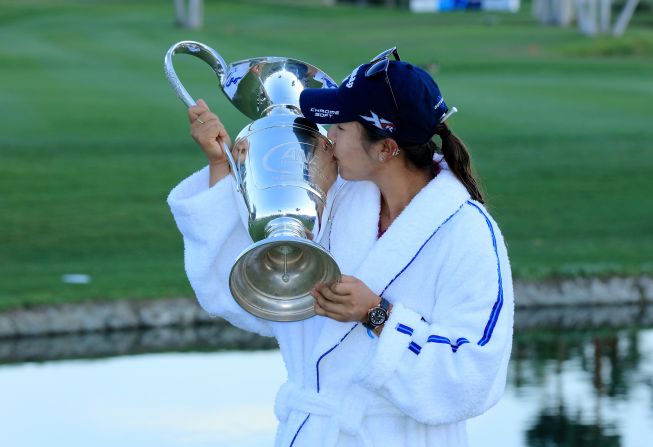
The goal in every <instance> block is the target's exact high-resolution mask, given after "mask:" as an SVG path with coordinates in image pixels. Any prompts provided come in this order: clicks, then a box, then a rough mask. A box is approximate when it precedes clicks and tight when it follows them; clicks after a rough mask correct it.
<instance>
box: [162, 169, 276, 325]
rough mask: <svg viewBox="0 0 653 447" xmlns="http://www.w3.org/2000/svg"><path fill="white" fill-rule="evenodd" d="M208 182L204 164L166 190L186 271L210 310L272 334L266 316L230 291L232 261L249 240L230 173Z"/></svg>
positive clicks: (233, 322)
mask: <svg viewBox="0 0 653 447" xmlns="http://www.w3.org/2000/svg"><path fill="white" fill-rule="evenodd" d="M208 185H209V169H208V166H207V167H205V168H204V169H202V170H200V171H198V172H196V173H194V174H192V175H191V176H189V177H188V178H186V179H185V180H183V181H182V182H181V183H180V184H179V185H177V186H176V187H175V188H174V189H173V190H172V191H171V192H170V194H169V196H168V205H169V206H170V209H171V211H172V214H173V216H174V218H175V221H176V223H177V227H178V228H179V231H180V232H181V234H182V236H183V240H184V265H185V268H186V275H187V276H188V279H189V281H190V284H191V286H192V287H193V290H194V291H195V294H196V296H197V299H198V301H199V303H200V305H201V306H202V307H203V308H204V310H206V311H207V312H208V313H209V314H211V315H217V316H220V317H222V318H224V319H226V320H228V321H229V322H230V323H231V324H233V325H234V326H236V327H239V328H241V329H244V330H247V331H250V332H255V333H258V334H260V335H265V336H272V328H271V325H270V322H268V321H266V320H263V319H260V318H257V317H255V316H253V315H251V314H249V313H248V312H246V311H245V310H244V309H242V308H241V307H240V306H239V305H238V303H237V302H236V301H235V300H234V298H233V296H232V295H231V292H230V291H229V273H230V271H231V267H232V265H233V263H234V261H235V260H236V258H237V257H238V255H239V254H240V253H241V252H242V251H243V250H244V249H245V248H247V246H249V245H250V244H251V243H252V239H251V238H250V236H249V234H248V233H247V230H246V229H245V227H244V225H243V224H242V222H241V219H240V216H239V214H238V209H237V202H236V198H235V196H234V194H235V193H234V184H233V179H232V177H231V176H227V177H225V178H224V179H222V180H220V181H219V182H218V183H216V184H215V185H213V186H212V187H211V188H209V186H208Z"/></svg>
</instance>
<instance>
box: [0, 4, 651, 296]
mask: <svg viewBox="0 0 653 447" xmlns="http://www.w3.org/2000/svg"><path fill="white" fill-rule="evenodd" d="M206 3H207V4H206V26H205V28H204V30H202V31H189V30H180V29H177V28H175V27H174V25H173V11H172V2H171V1H166V2H159V1H140V2H128V1H60V2H53V1H47V0H40V1H38V0H31V1H6V0H5V1H4V2H3V7H2V8H1V9H0V41H2V42H3V43H4V45H2V46H0V80H1V82H0V213H1V214H0V308H7V307H12V306H16V305H24V304H29V303H41V302H48V301H53V300H56V301H60V300H84V299H98V298H99V299H114V298H116V299H118V298H138V297H160V296H178V295H185V296H189V295H191V293H192V291H191V290H190V287H189V286H188V284H187V281H186V279H185V276H184V271H183V264H182V255H183V248H182V244H181V238H180V235H179V234H178V232H177V230H176V227H175V225H174V222H173V220H172V217H171V215H170V214H169V211H168V209H167V206H166V204H165V197H166V195H167V193H168V191H169V190H170V188H172V187H173V186H174V185H175V184H176V183H177V182H178V181H180V180H181V179H182V178H184V177H185V176H187V175H188V174H190V173H191V172H193V171H194V170H196V169H199V168H200V167H201V166H202V165H203V157H202V155H201V153H200V151H199V149H198V148H197V147H196V146H195V145H194V143H192V141H191V140H190V137H189V136H188V130H187V124H186V117H185V110H184V107H183V105H182V103H181V102H180V101H179V100H178V99H177V98H176V97H175V95H174V93H173V92H172V90H171V89H170V88H169V86H168V85H167V82H166V80H165V77H164V75H163V70H162V59H163V55H164V53H165V51H166V50H167V49H168V47H169V46H170V45H171V44H172V43H174V42H176V41H178V40H184V39H194V40H199V41H203V42H205V43H207V44H209V45H211V46H213V47H214V48H216V49H217V50H218V51H219V52H220V53H221V54H222V55H223V57H224V58H225V59H226V60H227V61H233V60H238V59H243V58H248V57H254V56H264V55H284V56H292V57H296V58H299V59H305V60H308V61H310V62H312V63H314V64H316V65H318V66H319V67H321V68H322V69H324V70H325V71H326V72H327V73H329V74H330V75H331V76H332V77H333V78H334V79H336V80H340V79H342V78H343V77H344V76H345V75H346V74H347V73H349V71H351V68H352V67H354V66H355V65H357V64H359V63H361V62H363V61H365V60H366V59H368V58H370V57H372V56H373V55H375V54H376V53H377V52H379V51H381V50H383V49H385V48H387V47H390V46H392V45H395V44H396V45H398V47H399V50H400V53H401V55H402V57H403V58H404V59H406V60H410V61H412V62H414V63H416V64H420V65H423V66H426V67H428V68H429V69H430V70H431V71H432V72H433V74H434V75H435V76H436V79H437V80H438V81H439V83H440V85H441V87H442V89H443V92H444V94H445V98H446V99H447V102H448V103H449V104H450V105H455V106H457V107H458V108H459V109H460V110H461V112H460V113H459V114H457V115H456V116H455V118H454V119H453V120H452V125H453V127H454V128H455V130H456V132H457V133H459V134H460V135H461V136H463V138H464V139H465V140H466V142H467V143H468V144H469V146H470V147H471V150H472V153H473V157H474V161H475V163H476V168H477V171H478V172H479V174H480V177H481V178H482V180H483V183H484V185H485V187H486V189H487V191H488V196H489V202H490V208H491V210H492V212H493V214H494V215H495V217H496V219H497V220H498V221H499V223H500V224H501V226H502V229H503V231H504V233H505V235H506V238H507V240H508V243H509V250H510V253H511V257H512V262H513V265H514V270H515V273H516V274H517V275H519V276H521V277H542V276H556V275H562V276H568V275H575V274H638V273H652V272H653V263H652V262H653V260H652V258H653V256H652V254H653V203H652V201H651V199H650V195H649V191H650V190H651V187H652V186H653V180H652V176H651V173H652V172H653V150H652V149H653V148H652V146H653V145H652V143H651V141H653V126H652V125H651V118H653V114H652V112H651V103H652V102H653V82H652V80H651V73H653V57H652V56H653V25H652V22H651V20H649V19H648V16H644V17H643V18H638V20H637V21H636V23H635V24H634V25H633V27H631V29H630V30H629V32H628V33H627V35H626V36H625V37H624V38H623V39H622V40H619V41H614V40H612V39H608V38H602V39H596V40H592V39H588V38H585V37H583V36H580V35H578V34H577V32H576V31H575V30H574V29H568V30H565V29H556V28H546V27H541V26H539V25H537V24H536V23H534V22H533V21H532V20H531V18H530V14H529V11H528V8H525V9H526V11H524V12H522V13H520V14H516V15H503V14H501V15H499V14H492V15H488V14H484V13H481V12H477V13H465V14H457V13H456V14H442V15H413V14H410V13H408V12H407V11H395V12H388V11H387V10H385V9H382V8H378V9H358V8H355V7H344V6H342V7H335V8H325V7H322V6H319V5H315V6H311V5H308V6H297V5H296V4H293V3H292V2H291V3H288V4H276V3H274V2H269V1H268V2H211V1H208V0H207V1H206ZM294 3H296V2H294ZM176 67H177V68H178V73H179V74H180V77H181V78H182V80H183V81H184V84H185V85H186V86H187V87H188V88H189V90H190V91H191V94H193V95H194V96H196V97H204V98H205V99H207V101H208V102H209V104H210V105H211V106H213V107H214V108H215V109H216V110H218V111H219V113H220V115H221V117H222V118H223V121H225V123H226V125H227V127H228V128H229V129H230V130H231V132H232V134H234V135H235V133H237V132H238V131H239V130H240V128H241V127H242V126H243V125H245V124H246V123H247V119H246V118H244V117H243V116H241V115H240V114H239V112H237V111H236V110H235V109H234V108H233V106H231V105H230V104H228V102H227V101H226V100H225V99H224V98H223V95H222V94H221V92H219V90H218V89H217V84H216V81H215V78H214V76H213V75H212V74H211V72H210V69H209V68H208V67H206V65H204V64H203V62H201V61H199V60H197V59H194V58H188V57H186V58H184V57H179V58H177V61H176ZM66 273H85V274H89V275H91V277H92V282H91V283H90V284H86V285H67V284H63V283H62V282H61V276H62V275H63V274H66Z"/></svg>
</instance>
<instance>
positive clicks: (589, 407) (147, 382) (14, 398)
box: [0, 328, 653, 447]
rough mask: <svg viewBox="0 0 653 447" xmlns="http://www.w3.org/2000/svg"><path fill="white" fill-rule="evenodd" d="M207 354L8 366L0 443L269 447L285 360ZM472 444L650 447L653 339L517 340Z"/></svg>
mask: <svg viewBox="0 0 653 447" xmlns="http://www.w3.org/2000/svg"><path fill="white" fill-rule="evenodd" d="M44 342H46V341H45V340H44ZM48 342H52V340H51V339H50V340H49V341H48ZM0 348H1V346H0ZM48 349H50V350H52V348H51V347H50V348H48ZM161 349H163V348H162V347H160V348H159V349H158V350H161ZM175 349H179V347H178V346H177V347H175ZM183 349H190V348H188V347H185V348H183ZM201 349H202V352H197V351H190V352H159V353H140V354H132V355H122V356H117V357H105V358H96V359H70V358H69V359H64V360H56V361H46V362H39V363H36V362H33V361H32V362H25V361H18V360H11V362H10V361H9V360H7V359H6V358H5V360H4V362H6V363H4V364H0V403H1V404H0V443H1V445H4V446H11V447H36V446H43V445H57V446H58V445H65V446H66V447H82V446H84V447H87V446H94V447H103V446H107V447H108V446H112V447H114V446H121V447H132V446H133V447H136V446H139V447H141V446H158V447H167V446H194V447H199V446H212V447H221V446H229V447H250V446H252V447H253V446H257V447H260V446H266V445H272V441H273V437H274V430H275V426H276V420H275V418H274V414H273V410H272V406H273V402H274V395H275V392H276V389H277V388H278V386H279V385H280V384H281V383H282V382H284V380H285V369H284V366H283V362H282V360H281V357H280V355H279V352H278V351H277V350H274V349H272V350H257V351H244V350H235V351H218V350H217V349H216V348H211V347H207V346H202V347H201ZM469 435H470V445H471V446H472V447H473V446H483V447H486V446H499V445H500V446H502V447H522V446H537V447H539V446H547V447H553V446H576V447H578V446H581V447H582V446H593V447H597V446H598V447H603V446H628V447H644V446H650V445H652V444H651V443H652V442H653V441H651V440H652V439H653V329H650V328H639V329H601V330H597V329H593V330H584V331H569V330H565V331H562V330H542V329H537V330H528V331H521V332H518V333H517V334H516V337H515V345H514V350H513V356H512V360H511V364H510V370H509V377H508V386H507V390H506V393H505V396H504V397H503V399H502V400H501V401H500V403H499V404H497V405H496V406H495V407H494V408H492V409H491V410H490V411H489V412H487V413H486V414H484V415H482V416H480V417H478V418H475V419H473V420H472V421H470V423H469Z"/></svg>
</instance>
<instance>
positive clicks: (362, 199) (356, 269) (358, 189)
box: [314, 161, 470, 360]
mask: <svg viewBox="0 0 653 447" xmlns="http://www.w3.org/2000/svg"><path fill="white" fill-rule="evenodd" d="M440 166H441V170H440V172H439V173H438V175H437V176H436V177H435V178H434V179H433V180H431V181H430V182H429V183H428V184H427V185H426V186H425V187H424V188H422V190H421V191H420V192H419V193H418V194H417V195H416V196H415V197H414V198H413V200H411V202H410V203H409V204H408V205H407V206H406V208H405V209H404V210H403V211H402V212H401V214H399V216H397V218H396V219H395V220H394V221H393V222H392V224H391V225H390V227H388V229H387V231H386V232H385V234H384V235H383V236H381V238H379V239H378V240H377V231H378V221H379V213H380V206H381V205H380V204H381V194H380V191H379V189H378V188H377V187H376V185H374V184H373V183H372V182H350V183H353V184H350V185H346V186H344V187H343V192H344V189H346V188H351V189H350V190H349V192H348V193H346V194H345V195H344V197H343V198H342V200H341V202H342V203H340V204H338V203H336V204H335V205H334V208H333V211H334V213H335V214H336V216H335V217H334V219H333V221H332V227H331V246H330V250H331V252H332V254H333V255H334V257H335V258H336V260H337V261H338V264H339V266H340V268H341V270H342V272H343V274H347V275H353V276H355V277H357V278H358V279H360V280H361V281H363V282H364V283H365V284H366V285H367V286H368V287H369V288H370V289H371V290H372V291H373V292H374V293H376V294H377V295H380V294H381V293H382V292H384V289H386V288H387V287H388V285H390V284H391V283H392V282H393V281H394V279H395V278H397V277H398V275H400V274H401V273H402V271H403V270H404V269H405V268H406V266H408V265H409V264H410V263H411V260H412V259H413V258H414V257H415V256H419V255H420V254H421V253H420V250H421V248H422V246H423V245H424V244H425V243H426V242H427V241H428V240H429V238H430V237H431V236H432V235H433V233H434V232H435V231H436V230H437V229H438V228H439V227H440V226H441V225H443V224H444V223H445V222H446V220H447V219H448V218H449V217H450V216H451V215H453V214H454V213H455V212H456V211H457V210H458V209H460V207H461V206H462V205H463V204H464V203H465V202H466V201H467V200H468V199H469V198H470V195H469V193H468V192H467V189H466V188H465V186H464V185H463V184H462V183H461V182H460V181H459V180H458V179H457V178H456V177H455V175H454V174H453V173H452V172H451V171H450V170H449V169H448V166H447V165H446V163H445V162H444V161H440ZM335 200H336V201H337V200H338V198H337V197H336V199H335ZM341 207H342V208H341ZM338 208H341V209H342V210H347V211H348V212H349V213H350V214H348V215H344V214H343V212H342V211H341V212H340V213H338ZM354 210H355V212H353V211H354ZM417 287H419V285H418V286H417ZM411 292H412V291H411ZM383 296H384V297H385V298H386V299H388V300H389V301H390V302H394V301H397V300H401V297H400V296H393V295H392V294H389V293H388V292H385V293H384V295H383ZM320 318H323V317H320ZM354 324H355V323H352V322H348V323H341V322H338V321H335V320H332V319H326V321H325V322H324V325H323V327H322V330H321V334H320V336H319V337H318V341H317V343H316V346H315V350H314V356H315V359H316V360H317V358H319V357H320V356H322V355H323V354H324V353H325V352H326V351H328V350H329V349H331V348H333V347H334V346H335V345H337V344H338V343H339V342H340V340H341V339H342V337H343V336H345V334H347V333H348V331H349V330H350V329H351V328H352V326H353V325H354Z"/></svg>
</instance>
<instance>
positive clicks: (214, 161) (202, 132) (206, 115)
mask: <svg viewBox="0 0 653 447" xmlns="http://www.w3.org/2000/svg"><path fill="white" fill-rule="evenodd" d="M188 120H189V121H190V134H191V136H192V137H193V139H194V140H195V141H196V142H197V144H199V146H200V147H201V148H202V151H204V154H206V158H207V159H208V160H209V186H213V185H215V184H216V183H217V182H218V181H219V180H220V179H222V178H224V177H226V176H227V175H228V174H229V170H230V168H229V162H228V161H227V156H226V155H225V153H224V149H223V146H224V144H225V143H226V145H227V147H231V139H230V138H229V134H228V133H227V129H225V127H224V125H223V124H222V122H221V121H220V118H218V115H216V114H215V113H212V112H211V111H210V110H209V106H208V105H206V102H204V100H203V99H199V100H197V104H196V105H194V106H192V107H189V108H188Z"/></svg>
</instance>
